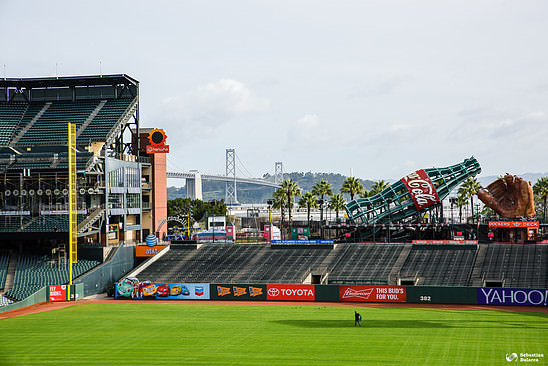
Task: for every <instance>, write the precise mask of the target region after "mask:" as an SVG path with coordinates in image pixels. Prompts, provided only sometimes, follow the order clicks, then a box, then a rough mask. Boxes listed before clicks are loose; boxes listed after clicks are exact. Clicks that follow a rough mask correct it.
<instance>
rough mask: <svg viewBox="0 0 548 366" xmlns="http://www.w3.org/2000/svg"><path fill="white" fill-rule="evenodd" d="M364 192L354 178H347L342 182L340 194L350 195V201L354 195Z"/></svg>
mask: <svg viewBox="0 0 548 366" xmlns="http://www.w3.org/2000/svg"><path fill="white" fill-rule="evenodd" d="M363 192H364V188H363V185H362V182H360V180H359V179H358V178H356V177H348V178H346V180H345V181H344V183H343V185H342V188H341V193H349V194H350V200H351V201H352V200H354V195H355V194H362V193H363Z"/></svg>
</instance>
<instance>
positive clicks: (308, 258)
mask: <svg viewBox="0 0 548 366" xmlns="http://www.w3.org/2000/svg"><path fill="white" fill-rule="evenodd" d="M481 246H483V247H484V248H483V250H484V255H482V256H481V258H479V255H478V252H479V251H480V250H479V248H480V247H481ZM405 248H408V250H407V251H405V250H404V249H405ZM547 263H548V246H547V245H542V244H537V245H515V244H481V245H418V244H416V245H411V244H339V245H336V246H335V248H333V249H331V248H330V247H327V248H323V249H322V248H311V247H306V246H302V247H299V248H295V247H288V248H280V247H278V246H276V247H274V246H272V247H271V246H270V245H269V244H204V245H203V246H201V247H200V248H199V249H193V250H188V249H186V250H182V249H181V248H180V247H178V246H177V245H172V247H171V250H170V251H169V252H167V254H165V255H164V256H163V257H161V258H160V259H158V260H157V261H155V262H154V263H152V264H151V265H150V266H148V267H147V268H146V269H144V270H143V271H142V272H141V273H139V274H138V277H139V278H140V279H143V280H149V281H153V282H198V283H201V282H205V283H208V282H217V283H302V282H303V280H304V279H305V277H306V276H307V275H308V274H309V273H311V272H313V273H318V274H321V275H323V274H328V283H331V284H352V285H358V284H361V285H394V284H396V283H395V282H396V281H397V279H398V278H413V279H414V280H415V282H414V283H415V284H416V285H420V286H483V280H486V279H497V280H503V281H504V286H505V287H537V288H548V268H547ZM394 273H395V274H396V275H395V276H393V277H391V274H392V275H394ZM474 273H476V274H477V275H478V276H479V279H480V280H481V281H480V283H474V278H473V276H474Z"/></svg>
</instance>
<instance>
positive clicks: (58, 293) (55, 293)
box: [49, 285, 67, 301]
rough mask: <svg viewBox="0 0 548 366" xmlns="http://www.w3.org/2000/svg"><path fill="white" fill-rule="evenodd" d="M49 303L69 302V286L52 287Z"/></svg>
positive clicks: (50, 288)
mask: <svg viewBox="0 0 548 366" xmlns="http://www.w3.org/2000/svg"><path fill="white" fill-rule="evenodd" d="M49 301H67V285H55V286H50V287H49Z"/></svg>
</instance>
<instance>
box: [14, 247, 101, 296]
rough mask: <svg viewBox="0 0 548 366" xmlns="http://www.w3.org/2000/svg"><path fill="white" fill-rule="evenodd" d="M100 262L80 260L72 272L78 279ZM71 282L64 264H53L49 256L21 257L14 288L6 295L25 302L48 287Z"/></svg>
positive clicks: (18, 262)
mask: <svg viewBox="0 0 548 366" xmlns="http://www.w3.org/2000/svg"><path fill="white" fill-rule="evenodd" d="M99 264H100V262H97V261H92V260H86V259H79V260H78V262H77V263H74V265H73V268H72V271H73V277H74V278H76V277H78V276H80V275H82V274H84V273H85V272H87V271H89V270H91V269H92V268H93V267H95V266H97V265H99ZM68 282H69V270H68V267H66V265H65V264H64V263H61V264H57V263H54V264H52V263H51V262H50V258H48V257H47V256H45V255H44V256H20V257H19V258H18V261H17V268H16V270H15V278H14V284H13V288H12V289H11V290H8V291H6V293H5V295H6V296H7V297H9V298H11V299H14V300H23V299H25V298H27V297H28V296H30V295H31V294H33V293H34V292H36V291H38V290H39V289H40V288H42V287H44V286H48V285H63V284H67V283H68Z"/></svg>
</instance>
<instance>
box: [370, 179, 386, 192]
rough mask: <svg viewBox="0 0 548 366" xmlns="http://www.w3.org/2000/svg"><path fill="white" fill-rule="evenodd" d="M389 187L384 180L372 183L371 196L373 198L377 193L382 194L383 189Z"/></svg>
mask: <svg viewBox="0 0 548 366" xmlns="http://www.w3.org/2000/svg"><path fill="white" fill-rule="evenodd" d="M389 185H390V184H388V182H385V181H384V180H382V179H379V180H378V181H376V182H375V183H373V185H372V186H371V195H372V196H374V195H376V194H377V193H380V192H382V191H383V190H384V189H385V188H388V186H389Z"/></svg>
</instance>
